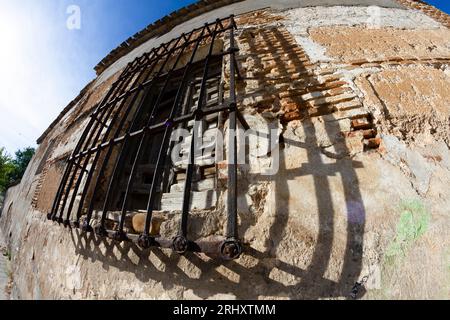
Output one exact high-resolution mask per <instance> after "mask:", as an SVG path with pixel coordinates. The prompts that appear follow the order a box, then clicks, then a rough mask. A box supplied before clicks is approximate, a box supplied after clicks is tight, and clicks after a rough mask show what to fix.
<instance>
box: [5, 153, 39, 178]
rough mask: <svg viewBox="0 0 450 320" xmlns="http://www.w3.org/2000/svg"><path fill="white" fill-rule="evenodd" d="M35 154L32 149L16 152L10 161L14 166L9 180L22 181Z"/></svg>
mask: <svg viewBox="0 0 450 320" xmlns="http://www.w3.org/2000/svg"><path fill="white" fill-rule="evenodd" d="M35 152H36V150H35V149H34V148H25V149H23V150H18V151H16V157H15V159H14V160H13V161H12V162H13V164H14V172H13V173H12V175H11V179H12V180H13V181H18V180H20V179H22V177H23V175H24V173H25V170H27V167H28V164H29V163H30V161H31V159H32V158H33V156H34V153H35Z"/></svg>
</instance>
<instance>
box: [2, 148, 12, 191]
mask: <svg viewBox="0 0 450 320" xmlns="http://www.w3.org/2000/svg"><path fill="white" fill-rule="evenodd" d="M14 170H15V167H14V164H13V163H12V159H11V157H10V156H9V155H8V154H7V153H6V151H5V148H0V192H5V191H6V189H7V188H8V186H9V184H10V183H11V175H12V174H13V172H14Z"/></svg>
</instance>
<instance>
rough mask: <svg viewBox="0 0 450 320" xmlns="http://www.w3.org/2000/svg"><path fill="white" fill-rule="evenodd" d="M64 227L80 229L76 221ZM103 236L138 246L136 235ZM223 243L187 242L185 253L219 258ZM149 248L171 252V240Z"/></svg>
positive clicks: (108, 232)
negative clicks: (169, 250) (204, 254)
mask: <svg viewBox="0 0 450 320" xmlns="http://www.w3.org/2000/svg"><path fill="white" fill-rule="evenodd" d="M66 227H71V228H72V229H81V227H80V225H79V223H78V222H76V221H70V223H68V224H67V225H66ZM93 234H95V237H99V235H98V234H96V233H95V232H94V233H93ZM103 234H104V236H103V237H101V238H107V239H110V240H114V241H118V242H129V243H134V244H135V245H139V244H138V241H139V235H137V234H127V233H124V234H123V237H122V238H121V239H118V238H117V232H116V231H113V230H105V232H104V233H103ZM224 243H226V239H225V238H224V237H217V238H215V239H214V240H199V241H189V243H188V250H187V251H188V252H196V253H206V254H210V255H215V256H218V257H219V256H222V247H223V245H224ZM150 247H151V248H159V249H171V250H173V239H167V238H161V237H156V238H152V242H151V245H150ZM223 259H227V257H223ZM227 260H228V259H227Z"/></svg>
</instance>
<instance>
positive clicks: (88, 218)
mask: <svg viewBox="0 0 450 320" xmlns="http://www.w3.org/2000/svg"><path fill="white" fill-rule="evenodd" d="M192 35H193V34H192V33H191V34H190V35H189V37H188V39H190V38H191V37H192ZM188 41H189V40H188ZM188 41H185V45H184V46H183V48H182V49H181V51H180V53H179V55H178V58H177V60H176V62H175V64H174V66H173V69H175V68H176V66H177V65H178V63H179V60H180V58H181V56H182V54H183V52H184V50H185V48H186V47H187V46H188V43H187V42H188ZM168 59H170V55H168V56H167V59H166V61H165V63H164V64H163V65H162V66H161V67H160V70H159V72H158V73H161V72H162V70H163V69H164V67H165V65H166V64H167V62H168ZM155 65H156V63H155ZM155 79H157V76H156V77H155ZM144 81H146V80H144ZM155 83H156V81H155V82H153V83H152V85H151V86H150V88H148V90H147V91H146V93H145V95H144V97H143V98H142V102H141V103H140V106H139V107H138V108H137V109H138V110H137V111H136V112H135V114H134V117H133V120H132V124H131V125H130V128H129V130H131V129H132V128H133V127H134V125H135V123H136V121H137V120H138V116H139V114H140V112H141V109H142V107H143V105H144V103H145V100H146V98H147V95H148V94H149V93H150V91H151V90H152V87H153V86H154V84H155ZM136 97H137V96H136ZM134 103H135V100H134V101H133V102H132V103H131V104H130V107H129V109H130V108H131V107H132V105H134ZM130 111H131V110H130ZM123 120H125V119H123ZM119 133H120V131H117V134H116V135H115V137H114V138H117V136H118V134H119ZM128 138H129V136H127V137H126V140H125V141H124V142H122V147H121V150H120V153H119V159H118V161H116V164H115V167H114V169H113V173H112V178H111V179H110V183H109V187H108V191H107V195H106V199H105V204H106V206H107V204H108V203H109V200H110V199H109V198H110V195H111V190H112V187H113V182H114V180H115V179H114V178H115V177H116V173H117V172H118V171H117V168H118V166H119V163H121V162H122V161H121V159H123V158H124V153H123V150H124V149H125V146H126V143H127V141H128ZM112 149H113V145H110V146H109V148H108V151H107V155H106V156H105V159H104V161H103V164H102V168H101V169H100V172H99V174H98V176H97V181H96V183H95V187H94V195H93V198H95V195H96V194H97V190H98V187H99V185H98V181H99V177H100V175H101V174H102V172H104V170H105V168H106V164H107V163H108V161H109V158H110V156H111V154H112ZM105 204H104V210H103V214H102V223H101V227H100V229H99V230H98V233H99V234H104V233H105V231H106V230H105V229H104V222H105V219H106V215H107V209H105ZM93 205H94V204H93V202H92V201H91V204H90V206H89V210H88V217H87V221H90V219H91V216H92V211H93ZM124 220H125V217H123V218H122V219H121V221H120V226H119V233H118V234H117V235H116V239H117V240H123V239H124V235H123V232H122V231H123V223H124Z"/></svg>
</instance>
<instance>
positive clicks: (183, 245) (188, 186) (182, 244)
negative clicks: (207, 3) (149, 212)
mask: <svg viewBox="0 0 450 320" xmlns="http://www.w3.org/2000/svg"><path fill="white" fill-rule="evenodd" d="M218 22H219V20H217V23H216V25H215V27H214V31H213V36H212V40H211V44H210V46H209V51H208V56H207V57H206V60H205V65H204V69H203V77H202V83H201V87H200V93H199V97H198V102H197V107H196V109H195V111H194V114H195V120H194V127H193V129H192V137H191V147H190V152H189V162H188V166H187V169H186V181H185V185H184V194H183V208H182V213H181V223H180V230H179V232H178V236H177V237H176V238H175V239H174V240H173V249H174V251H175V252H177V253H179V254H184V253H186V251H187V250H188V248H189V239H188V232H187V226H188V219H189V209H190V200H191V190H192V175H193V171H194V168H195V152H196V149H197V148H196V144H197V140H196V135H197V134H198V130H199V128H200V120H202V119H203V100H204V98H205V91H206V84H207V80H208V72H209V63H210V60H211V55H212V54H213V50H214V41H215V39H216V35H217V34H216V31H217V28H218V27H219V23H218ZM147 218H148V217H147ZM149 224H150V223H149Z"/></svg>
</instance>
